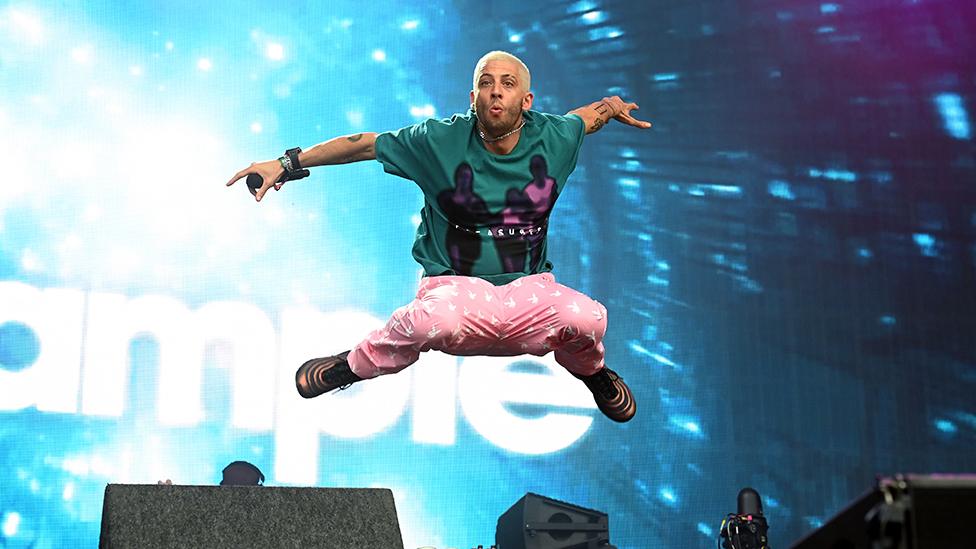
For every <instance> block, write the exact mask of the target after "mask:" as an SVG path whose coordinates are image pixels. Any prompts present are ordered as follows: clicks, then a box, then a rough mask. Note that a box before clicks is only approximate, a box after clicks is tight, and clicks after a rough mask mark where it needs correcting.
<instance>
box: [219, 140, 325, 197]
mask: <svg viewBox="0 0 976 549" xmlns="http://www.w3.org/2000/svg"><path fill="white" fill-rule="evenodd" d="M301 151H302V150H301V149H299V148H294V149H289V150H287V151H285V155H284V156H282V157H281V158H279V159H278V160H268V161H266V162H258V163H252V164H251V165H250V166H248V167H247V168H244V169H243V170H241V171H239V172H237V173H236V174H234V176H233V177H231V178H230V181H228V182H227V186H228V187H230V186H231V185H233V184H234V183H236V182H237V181H238V180H240V179H241V178H242V177H244V176H245V175H246V176H247V180H246V184H247V190H248V191H249V192H250V193H251V194H252V195H254V198H255V199H256V200H257V201H258V202H260V201H261V199H262V198H263V197H264V194H265V193H266V192H268V189H270V188H271V187H274V188H275V190H276V191H277V190H279V189H281V186H282V185H283V184H284V183H285V182H286V181H292V180H295V179H302V178H303V177H308V176H309V171H308V170H306V169H303V168H302V165H301V163H300V162H299V160H298V154H299V153H300V152H301ZM269 182H270V183H269Z"/></svg>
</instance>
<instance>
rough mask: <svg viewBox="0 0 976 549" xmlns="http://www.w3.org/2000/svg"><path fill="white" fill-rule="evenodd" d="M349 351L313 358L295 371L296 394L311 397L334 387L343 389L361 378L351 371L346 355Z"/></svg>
mask: <svg viewBox="0 0 976 549" xmlns="http://www.w3.org/2000/svg"><path fill="white" fill-rule="evenodd" d="M347 356H349V351H346V352H344V353H339V354H337V355H335V356H327V357H322V358H313V359H312V360H309V361H308V362H306V363H305V364H302V366H301V368H299V369H298V371H297V372H295V387H297V388H298V394H300V395H302V396H303V397H305V398H313V397H317V396H319V395H322V394H325V393H328V392H329V391H333V390H335V389H345V388H346V387H349V386H350V385H352V384H353V383H356V382H357V381H362V378H361V377H359V376H357V375H356V374H354V373H352V370H351V369H349V363H348V362H346V357H347Z"/></svg>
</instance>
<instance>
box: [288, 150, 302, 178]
mask: <svg viewBox="0 0 976 549" xmlns="http://www.w3.org/2000/svg"><path fill="white" fill-rule="evenodd" d="M300 152H302V149H301V148H300V147H295V148H294V149H288V150H287V151H285V156H287V157H288V159H289V160H291V171H296V172H297V171H299V170H301V169H302V164H301V162H299V161H298V153H300Z"/></svg>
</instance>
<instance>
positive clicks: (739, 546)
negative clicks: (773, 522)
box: [719, 488, 769, 549]
mask: <svg viewBox="0 0 976 549" xmlns="http://www.w3.org/2000/svg"><path fill="white" fill-rule="evenodd" d="M737 504H738V505H737V508H738V511H737V512H736V513H735V514H731V513H730V514H729V515H728V516H727V517H725V520H723V521H722V526H721V528H720V530H719V541H720V542H721V545H722V547H724V548H725V549H769V545H768V541H769V540H768V539H767V537H766V532H767V531H768V530H769V525H768V524H767V523H766V518H765V517H764V516H763V510H762V498H760V497H759V492H757V491H755V490H753V489H752V488H743V489H742V490H739V496H738V498H737Z"/></svg>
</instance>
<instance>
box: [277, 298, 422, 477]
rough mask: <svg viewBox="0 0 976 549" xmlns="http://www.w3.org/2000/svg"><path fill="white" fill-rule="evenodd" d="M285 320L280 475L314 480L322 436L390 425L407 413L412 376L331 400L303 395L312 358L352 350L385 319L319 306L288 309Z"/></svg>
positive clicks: (365, 431) (389, 378)
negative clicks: (300, 383) (302, 372)
mask: <svg viewBox="0 0 976 549" xmlns="http://www.w3.org/2000/svg"><path fill="white" fill-rule="evenodd" d="M281 318H282V319H281V361H280V364H281V367H280V373H281V376H280V379H279V381H278V416H277V417H278V420H277V426H276V429H275V478H276V479H277V480H278V481H280V482H288V483H293V484H314V483H315V480H316V478H317V473H318V460H319V455H320V454H321V453H322V452H320V451H319V434H320V433H325V434H329V435H333V436H337V437H345V438H360V437H366V436H370V435H373V434H376V433H378V432H380V431H382V430H384V429H386V428H388V427H389V426H391V425H392V424H393V423H394V422H396V420H397V419H398V418H399V417H400V416H401V415H402V414H403V410H404V407H405V406H406V404H407V400H408V398H409V396H410V377H409V375H408V374H409V372H403V373H401V374H399V375H395V376H386V377H383V378H381V379H376V380H373V381H370V382H369V383H361V384H358V385H354V386H353V387H351V388H350V389H349V390H348V391H342V392H338V393H336V394H332V395H329V397H328V398H317V399H312V400H306V399H303V398H302V397H300V396H299V395H298V393H297V392H296V391H295V369H296V368H297V367H298V365H300V364H301V363H303V362H305V361H306V360H308V359H309V358H314V357H321V356H326V355H334V354H336V353H339V352H342V351H347V350H349V349H350V348H352V346H353V345H355V344H356V343H358V342H359V340H360V339H362V338H363V337H364V336H365V335H366V334H367V333H369V332H370V331H371V330H374V329H376V328H379V327H381V326H382V325H383V321H381V320H380V319H378V318H376V317H373V316H371V315H368V314H366V313H362V312H358V311H340V312H336V313H329V314H323V313H320V312H318V311H315V310H313V309H288V310H286V311H284V313H283V314H282V317H281ZM324 453H325V454H326V455H327V454H328V449H326V450H325V451H324Z"/></svg>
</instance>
